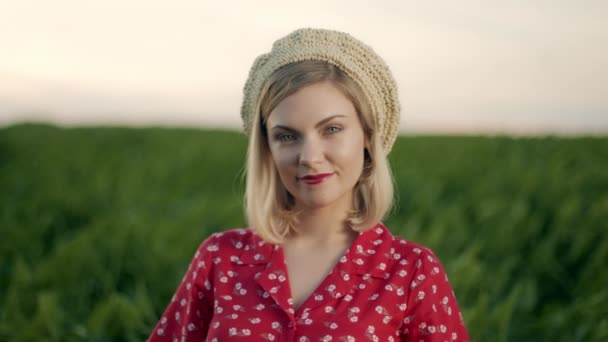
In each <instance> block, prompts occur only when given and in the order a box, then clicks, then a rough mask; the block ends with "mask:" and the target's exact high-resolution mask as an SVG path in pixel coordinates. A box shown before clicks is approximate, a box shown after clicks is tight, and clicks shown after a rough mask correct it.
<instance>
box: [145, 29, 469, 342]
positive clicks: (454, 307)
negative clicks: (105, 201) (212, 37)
mask: <svg viewBox="0 0 608 342" xmlns="http://www.w3.org/2000/svg"><path fill="white" fill-rule="evenodd" d="M399 111H400V106H399V100H398V95H397V86H396V84H395V81H394V79H393V77H392V75H391V73H390V71H389V68H388V67H387V65H386V64H385V62H384V61H383V60H382V59H381V58H380V57H379V56H378V55H377V54H376V53H375V52H374V51H373V50H372V49H371V48H370V47H369V46H367V45H365V44H364V43H362V42H360V41H359V40H357V39H356V38H354V37H352V36H351V35H349V34H347V33H343V32H338V31H333V30H325V29H311V28H306V29H299V30H296V31H294V32H292V33H290V34H289V35H287V36H285V37H282V38H281V39H279V40H277V41H276V42H275V43H274V44H273V47H272V50H271V51H270V52H269V53H266V54H262V55H261V56H259V57H258V58H257V59H256V60H255V62H254V63H253V66H252V68H251V71H250V73H249V78H248V80H247V82H246V84H245V87H244V100H243V104H242V108H241V115H242V118H243V122H244V128H245V132H246V133H247V134H248V136H249V145H248V151H247V184H246V194H245V202H246V208H245V209H246V213H247V219H248V224H249V228H242V229H232V230H228V231H225V232H221V233H216V234H213V235H212V236H210V237H209V238H208V239H206V240H205V241H204V242H203V243H202V244H201V245H200V247H199V248H198V250H197V252H196V254H195V255H194V258H193V259H192V262H191V264H190V267H189V269H188V272H187V273H186V275H185V276H184V278H183V281H182V283H181V284H180V286H179V287H178V289H177V291H176V293H175V295H174V297H173V299H172V300H171V303H170V304H169V305H168V307H167V308H166V310H165V312H164V314H163V315H162V317H161V319H160V321H159V322H158V324H157V325H156V327H155V328H154V330H153V331H152V333H151V335H150V338H149V340H150V341H173V340H178V341H183V340H185V341H205V340H206V341H232V340H235V341H300V342H304V341H400V340H401V341H467V340H468V339H469V337H468V335H467V331H466V329H465V327H464V324H463V321H462V317H461V314H460V310H459V307H458V304H457V302H456V298H455V297H454V293H453V291H452V288H451V287H450V284H449V283H448V280H447V276H446V274H445V271H444V269H443V267H442V266H441V263H440V261H439V260H438V259H437V257H436V256H435V254H434V253H433V252H432V251H431V250H429V249H428V248H426V247H424V246H421V245H418V244H416V243H414V242H411V241H408V240H405V239H403V238H399V237H396V236H393V235H392V234H391V232H390V231H389V230H388V228H387V227H386V226H384V224H383V223H382V220H383V218H384V217H385V215H386V213H387V212H388V210H389V209H390V207H391V202H392V199H393V182H392V176H391V171H390V168H389V164H388V162H387V155H388V153H389V152H390V150H391V147H392V145H393V143H394V141H395V138H396V134H397V127H398V124H399Z"/></svg>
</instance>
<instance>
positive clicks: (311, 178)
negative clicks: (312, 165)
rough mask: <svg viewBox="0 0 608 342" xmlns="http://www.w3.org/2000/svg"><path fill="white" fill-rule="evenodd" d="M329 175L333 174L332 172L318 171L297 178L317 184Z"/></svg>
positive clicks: (307, 182)
mask: <svg viewBox="0 0 608 342" xmlns="http://www.w3.org/2000/svg"><path fill="white" fill-rule="evenodd" d="M331 176H333V173H320V174H318V175H311V176H304V177H302V178H298V179H299V180H301V181H303V182H305V183H306V184H319V183H321V182H323V181H325V180H326V179H327V178H329V177H331Z"/></svg>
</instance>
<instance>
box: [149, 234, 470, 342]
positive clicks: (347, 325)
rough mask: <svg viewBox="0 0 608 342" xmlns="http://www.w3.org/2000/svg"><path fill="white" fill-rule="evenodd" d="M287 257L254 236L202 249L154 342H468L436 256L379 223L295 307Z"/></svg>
mask: <svg viewBox="0 0 608 342" xmlns="http://www.w3.org/2000/svg"><path fill="white" fill-rule="evenodd" d="M288 277H289V275H288V273H287V266H286V264H285V257H284V254H283V249H282V248H281V246H280V245H272V244H269V243H266V242H265V241H263V240H262V239H261V238H260V237H259V236H258V235H256V234H255V232H254V230H253V229H251V228H247V229H233V230H229V231H226V232H221V233H215V234H213V235H211V236H210V237H209V238H207V239H206V240H205V241H204V242H203V243H202V244H201V245H200V247H199V248H198V250H197V252H196V254H195V255H194V258H193V259H192V262H191V263H190V267H189V268H188V271H187V273H186V275H185V276H184V278H183V280H182V282H181V284H180V285H179V287H178V289H177V291H176V293H175V295H174V296H173V298H172V300H171V302H170V303H169V305H168V307H167V308H166V309H165V312H164V313H163V315H162V317H161V319H160V321H159V322H158V323H157V325H156V327H155V328H154V330H153V331H152V333H151V335H150V337H149V339H148V340H149V341H212V342H215V341H297V342H312V341H348V342H350V341H416V342H418V341H468V340H469V336H468V334H467V331H466V329H465V326H464V324H463V320H462V315H461V313H460V310H459V307H458V303H457V302H456V298H455V296H454V292H453V290H452V288H451V286H450V284H449V282H448V278H447V276H446V273H445V271H444V269H443V267H442V265H441V263H440V262H439V260H438V258H437V256H435V254H434V253H433V252H432V251H431V250H430V249H428V248H426V247H424V246H421V245H418V244H416V243H413V242H410V241H408V240H405V239H402V238H399V237H395V236H393V235H392V234H391V233H390V231H389V230H388V229H387V228H386V226H384V225H383V224H381V223H379V224H377V225H376V226H375V227H372V228H371V229H368V230H366V231H364V232H362V233H360V234H359V235H358V236H357V237H356V239H355V240H354V242H353V243H352V245H351V247H350V248H349V249H348V250H347V251H346V253H345V254H344V255H343V256H342V258H341V259H340V260H339V262H337V263H336V265H335V266H334V267H333V269H332V271H331V272H330V273H329V275H328V276H327V277H326V278H325V279H324V280H323V281H322V282H321V283H320V285H319V286H318V287H317V289H316V290H315V291H314V292H313V293H312V294H311V295H310V296H309V297H308V298H307V299H306V300H305V301H304V302H303V303H302V304H301V305H300V306H299V307H298V308H297V310H296V309H294V306H293V300H292V297H291V290H290V286H289V280H288Z"/></svg>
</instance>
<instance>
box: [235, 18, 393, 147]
mask: <svg viewBox="0 0 608 342" xmlns="http://www.w3.org/2000/svg"><path fill="white" fill-rule="evenodd" d="M303 60H322V61H326V62H328V63H331V64H334V65H336V66H337V67H339V68H340V69H341V70H342V71H344V72H345V73H346V74H347V75H348V76H350V77H351V78H352V79H353V80H354V81H355V82H357V84H358V85H359V86H360V87H361V89H362V90H363V91H364V93H365V94H366V95H367V97H368V100H369V103H370V105H371V108H372V112H373V117H374V123H375V125H376V130H377V132H378V134H379V138H380V140H381V141H382V147H383V149H384V152H385V153H386V154H388V153H389V152H390V150H391V148H392V146H393V143H394V142H395V139H396V138H397V129H398V127H399V113H400V104H399V97H398V91H397V84H396V82H395V79H394V78H393V75H392V74H391V72H390V70H389V68H388V65H387V64H386V62H384V60H383V59H382V58H381V57H380V56H378V55H377V54H376V53H375V52H374V51H373V50H372V49H371V47H369V46H367V45H366V44H364V43H363V42H361V41H359V40H357V39H356V38H354V37H353V36H351V35H350V34H348V33H344V32H339V31H334V30H327V29H315V28H301V29H297V30H295V31H293V32H291V33H290V34H288V35H287V36H284V37H282V38H280V39H278V40H277V41H275V42H274V44H273V45H272V49H271V51H270V52H268V53H265V54H262V55H260V56H258V57H257V58H256V59H255V61H254V62H253V66H252V67H251V69H250V71H249V76H248V78H247V81H246V83H245V86H244V88H243V103H242V105H241V117H242V119H243V127H244V131H245V134H247V135H249V133H250V132H251V127H252V124H253V122H252V121H253V118H254V117H255V111H256V108H257V106H258V101H259V100H260V95H261V92H262V87H263V86H264V82H265V81H266V79H267V78H268V77H269V76H270V75H271V74H272V73H273V72H274V71H276V70H277V69H279V68H280V67H282V66H284V65H286V64H289V63H293V62H299V61H303Z"/></svg>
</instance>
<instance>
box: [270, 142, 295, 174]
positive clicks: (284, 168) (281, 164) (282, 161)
mask: <svg viewBox="0 0 608 342" xmlns="http://www.w3.org/2000/svg"><path fill="white" fill-rule="evenodd" d="M292 159H293V155H292V153H290V152H289V151H288V150H284V149H283V150H279V149H275V150H272V161H273V163H274V166H275V167H276V168H277V170H278V171H279V175H281V176H282V177H283V176H285V174H286V173H289V172H290V171H291V170H290V168H291V165H292V164H293V162H292Z"/></svg>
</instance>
